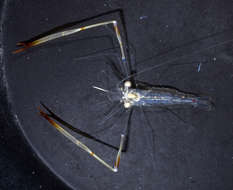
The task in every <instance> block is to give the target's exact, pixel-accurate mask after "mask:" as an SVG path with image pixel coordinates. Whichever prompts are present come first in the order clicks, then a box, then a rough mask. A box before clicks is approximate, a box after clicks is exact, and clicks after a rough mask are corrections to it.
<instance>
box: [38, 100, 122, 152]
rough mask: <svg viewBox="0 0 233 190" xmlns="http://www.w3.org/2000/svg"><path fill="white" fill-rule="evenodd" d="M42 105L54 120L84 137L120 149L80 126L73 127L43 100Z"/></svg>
mask: <svg viewBox="0 0 233 190" xmlns="http://www.w3.org/2000/svg"><path fill="white" fill-rule="evenodd" d="M41 105H42V106H43V107H44V108H45V109H46V110H47V112H48V113H49V114H47V115H48V116H49V117H50V118H53V119H54V120H56V121H58V122H59V123H61V124H62V125H63V126H66V127H67V128H69V129H70V130H72V131H74V132H75V133H78V134H79V135H81V136H83V137H86V138H88V139H92V140H93V141H95V142H98V143H100V144H103V145H105V146H108V147H110V148H113V149H115V150H118V147H115V146H113V145H111V144H108V143H106V142H104V141H102V140H100V139H98V138H96V137H94V136H92V135H90V134H88V133H86V132H84V131H82V130H80V129H78V128H75V127H73V126H72V125H71V124H69V123H67V122H66V121H64V120H63V119H61V118H60V117H59V116H57V115H56V114H55V113H53V112H52V111H51V110H50V109H49V108H48V107H47V106H46V105H45V104H43V103H42V102H41ZM95 134H96V133H95Z"/></svg>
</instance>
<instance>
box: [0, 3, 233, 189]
mask: <svg viewBox="0 0 233 190" xmlns="http://www.w3.org/2000/svg"><path fill="white" fill-rule="evenodd" d="M1 3H3V2H1ZM232 5H233V3H232V1H230V0H229V1H227V0H225V1H210V0H209V1H190V0H189V1H187V0H184V1H179V2H173V1H164V0H161V1H115V0H108V1H96V2H93V1H75V0H72V1H67V2H59V3H58V2H57V1H53V0H51V1H49V2H43V1H39V0H38V1H29V0H28V1H26V0H25V1H13V0H12V1H5V10H4V12H2V19H3V29H2V32H3V35H2V36H3V39H2V41H3V46H2V48H3V52H4V56H3V58H4V62H3V63H4V64H1V73H0V74H1V99H0V101H1V108H4V109H0V111H1V112H0V114H1V115H0V116H1V117H0V119H1V128H0V130H1V131H0V132H1V144H0V146H1V147H0V148H1V156H0V162H1V163H0V167H1V168H0V171H1V172H0V188H1V189H40V188H42V189H64V188H65V187H64V186H63V184H62V182H60V181H59V180H58V179H57V178H56V177H55V175H54V174H56V175H57V176H59V177H60V178H61V179H62V180H63V181H64V182H65V183H67V184H69V185H70V186H72V187H73V188H75V189H119V188H121V189H161V190H162V189H224V190H225V189H226V190H231V189H232V188H233V181H232V179H233V151H232V146H233V135H232V125H233V118H232V115H233V108H232V103H233V90H232V86H233V82H232V80H233V63H232V60H233V56H232V43H227V44H225V45H222V46H218V47H216V48H212V49H206V50H203V51H201V52H199V53H196V54H194V55H192V56H188V57H184V58H183V59H176V58H177V57H181V56H183V55H189V54H192V53H193V52H196V51H198V50H200V49H205V48H209V47H211V46H214V45H216V44H219V43H222V42H225V41H228V40H232V39H233V35H232V28H233V25H232V19H233V11H232ZM117 9H119V10H123V13H124V19H125V28H126V32H127V36H128V40H129V55H130V56H131V58H132V63H135V62H136V63H137V71H140V70H141V69H142V68H146V67H150V66H152V65H155V64H158V63H162V62H166V61H168V62H169V64H170V63H175V64H182V63H186V64H188V65H183V64H182V65H180V66H177V67H169V64H168V67H165V68H160V69H157V70H152V71H151V72H148V73H146V74H145V75H140V76H139V79H140V80H143V81H147V82H150V83H152V84H163V85H171V86H174V87H177V88H179V89H182V90H185V91H191V92H196V93H200V94H206V95H209V96H211V97H212V98H213V99H214V101H215V106H216V109H215V110H214V111H212V112H205V111H200V110H195V109H194V110H192V109H191V110H183V111H182V110H176V111H175V112H176V113H177V114H178V115H179V116H180V117H182V119H183V120H185V123H184V122H182V121H181V120H179V119H178V118H177V117H175V116H174V115H173V114H171V113H165V112H162V113H159V112H155V111H151V110H148V111H147V112H146V118H147V120H149V122H147V120H146V119H145V118H144V117H142V116H141V113H140V111H139V110H135V111H134V113H133V116H132V122H131V135H130V144H129V150H128V152H127V153H125V154H123V157H122V162H121V165H120V170H119V173H117V174H113V173H111V172H110V171H108V170H107V169H106V168H103V166H102V165H100V164H99V163H97V162H96V161H95V160H93V159H92V158H90V157H89V156H88V155H87V154H85V153H84V152H83V151H81V150H79V149H78V148H76V147H75V146H74V145H73V144H72V143H70V142H68V141H67V140H66V139H64V137H63V136H61V135H60V134H58V133H57V132H56V131H55V130H53V129H52V128H51V127H50V126H49V125H48V123H47V122H46V121H44V120H42V119H41V118H40V117H39V116H38V114H37V110H36V107H37V106H38V105H39V101H40V100H42V101H45V102H46V104H48V105H49V107H51V109H52V110H53V111H54V112H55V113H57V114H59V116H61V117H62V118H64V119H65V120H66V121H67V122H69V123H71V124H72V125H74V126H75V127H78V128H81V129H82V130H85V131H87V132H89V133H91V134H93V135H96V136H97V137H98V138H101V139H103V140H105V141H107V142H109V143H111V144H113V145H115V146H117V145H118V143H119V134H120V131H121V129H122V123H124V122H122V123H120V122H119V123H118V122H116V120H117V118H112V120H113V121H112V123H114V122H116V125H115V126H114V127H113V126H112V123H110V124H106V126H105V127H110V130H104V132H102V133H98V134H97V133H95V131H96V128H98V127H99V128H100V129H102V127H103V126H99V125H97V124H96V123H98V122H99V118H102V117H100V115H98V114H99V112H100V109H101V108H99V107H98V106H96V104H95V103H98V101H101V100H102V99H101V98H102V96H100V95H99V94H98V93H97V92H96V91H95V90H93V89H91V88H90V86H91V85H93V84H94V85H101V83H99V74H98V73H99V71H101V70H108V69H109V68H108V67H106V65H105V62H107V61H108V59H107V58H106V57H104V58H103V57H102V58H101V57H96V58H95V59H81V57H86V56H87V55H89V56H90V54H91V56H93V55H103V54H104V55H107V54H110V53H112V51H109V49H111V48H112V47H114V46H117V44H116V41H115V40H111V36H112V35H111V32H110V31H111V30H106V29H105V28H102V29H101V28H100V29H95V30H93V31H86V32H85V33H84V32H83V33H82V34H80V35H77V37H71V38H67V39H62V40H58V41H57V42H51V43H49V44H47V45H45V46H43V47H41V48H33V49H32V50H29V51H28V52H25V53H22V54H18V55H12V54H11V51H12V50H15V49H16V47H15V44H16V43H17V42H19V41H22V40H26V39H30V38H31V37H33V36H36V35H38V34H40V33H43V32H46V31H48V30H50V29H52V28H54V27H56V26H61V25H63V24H66V23H69V22H75V21H79V20H82V19H86V18H90V17H95V16H96V15H99V14H101V13H105V12H108V11H112V10H117ZM109 19H117V20H120V17H119V13H118V11H115V12H113V13H111V14H107V15H104V16H101V17H98V18H94V19H92V20H88V21H85V22H83V23H81V24H80V23H79V25H80V26H81V25H82V24H84V25H85V24H91V23H94V22H100V21H102V20H109ZM121 29H122V24H121ZM109 36H110V37H109ZM116 51H117V50H116ZM116 51H113V52H116ZM111 59H112V60H113V61H114V62H115V63H117V59H114V58H113V57H111ZM135 60H136V61H135ZM189 63H190V64H189ZM199 63H202V66H201V69H200V72H198V69H197V68H198V64H199ZM6 87H8V89H7V90H6ZM93 95H94V96H93ZM87 105H88V106H87ZM120 120H122V121H123V119H120ZM108 125H109V126H108ZM99 128H98V129H99ZM22 132H23V133H24V135H25V137H26V139H27V141H26V140H25V139H24V137H23V135H22ZM74 135H76V134H74ZM77 137H79V136H78V135H77ZM84 142H85V143H87V144H88V145H89V146H90V147H91V148H93V149H94V150H95V152H96V153H100V155H102V156H103V157H104V159H105V160H107V161H108V162H110V163H111V162H112V159H113V158H114V156H115V152H114V151H112V150H111V149H108V148H106V147H103V146H100V145H99V144H95V143H92V142H91V141H89V140H84ZM28 143H29V144H30V145H28ZM31 147H32V148H33V151H32V150H31ZM38 157H39V158H40V159H42V160H43V161H41V160H40V159H38ZM42 162H43V163H42ZM44 164H45V165H46V166H47V167H49V168H50V170H52V171H53V172H54V174H53V173H52V172H51V171H49V169H47V167H46V166H45V165H44Z"/></svg>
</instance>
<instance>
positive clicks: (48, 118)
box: [39, 109, 125, 172]
mask: <svg viewBox="0 0 233 190" xmlns="http://www.w3.org/2000/svg"><path fill="white" fill-rule="evenodd" d="M39 111H40V115H41V116H42V117H44V118H45V119H46V120H48V122H49V123H51V124H52V125H53V126H54V127H55V128H56V129H57V130H58V131H59V132H60V133H61V134H63V135H64V136H65V137H66V138H68V139H69V140H70V141H71V142H73V143H74V144H75V145H77V146H78V147H80V148H81V149H83V150H84V151H85V152H87V153H88V154H90V155H91V156H93V157H94V158H95V159H96V160H98V161H99V162H100V163H101V164H103V165H104V166H106V167H107V168H108V169H110V170H111V171H113V172H117V171H118V167H119V164H120V158H121V152H122V147H123V144H124V140H125V135H123V134H121V140H120V146H119V150H118V153H117V156H116V161H115V164H114V166H113V167H112V166H110V165H109V164H108V163H106V162H105V161H104V160H103V159H101V158H100V157H99V156H97V155H96V154H95V153H94V152H93V151H92V150H91V149H90V148H88V147H87V146H86V145H85V144H83V143H82V142H81V141H79V140H78V139H76V138H75V137H74V136H72V135H71V134H70V133H69V132H68V131H66V130H65V129H64V128H62V127H61V126H60V125H59V124H57V123H56V122H55V121H54V120H52V119H51V118H50V117H49V115H48V114H46V113H44V112H43V111H42V110H40V109H39Z"/></svg>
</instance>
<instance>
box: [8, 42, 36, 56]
mask: <svg viewBox="0 0 233 190" xmlns="http://www.w3.org/2000/svg"><path fill="white" fill-rule="evenodd" d="M16 45H17V46H19V47H21V48H19V49H17V50H15V51H13V52H12V53H13V54H16V53H20V52H23V51H25V50H26V49H28V48H30V47H32V46H33V45H34V44H33V43H32V42H18V43H17V44H16Z"/></svg>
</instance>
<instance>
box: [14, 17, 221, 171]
mask: <svg viewBox="0 0 233 190" xmlns="http://www.w3.org/2000/svg"><path fill="white" fill-rule="evenodd" d="M107 25H111V26H113V29H114V31H115V35H116V38H117V41H118V43H119V47H120V55H121V59H120V60H121V61H120V63H119V64H120V68H121V72H122V73H123V77H121V78H120V79H119V81H118V83H117V84H116V86H115V87H114V88H112V89H105V88H102V87H99V86H93V88H95V89H96V90H99V91H102V92H103V93H105V94H106V97H107V98H108V99H109V100H110V101H111V102H119V103H120V104H122V106H123V107H124V109H126V110H131V109H132V108H133V107H158V108H173V107H179V106H188V107H198V108H201V109H205V110H212V108H213V103H212V101H211V98H210V97H202V96H198V95H195V94H192V93H185V92H182V91H180V90H177V89H175V88H172V87H161V86H148V85H146V84H139V83H138V82H137V81H135V79H134V77H135V76H136V75H137V74H138V73H143V72H146V71H148V70H151V69H155V68H158V67H160V66H162V65H165V64H167V63H162V64H158V65H155V66H153V67H150V68H146V69H144V70H142V71H140V72H138V73H132V72H131V71H130V69H129V68H130V67H129V65H130V64H129V61H127V57H126V52H125V51H126V50H125V44H124V43H123V40H122V36H121V33H120V31H119V27H118V22H117V21H116V20H111V21H105V22H100V23H95V24H92V25H88V26H83V27H78V28H74V29H70V30H64V31H61V32H57V33H53V34H50V35H47V36H44V37H42V38H39V39H37V40H34V41H31V42H20V43H17V45H19V46H22V47H21V48H20V49H18V50H16V51H14V52H13V53H19V52H22V51H24V50H26V49H28V48H30V47H33V46H37V45H39V44H43V43H45V42H48V41H51V40H55V39H58V38H61V37H64V36H69V35H72V34H75V33H78V32H81V31H84V30H87V29H92V28H96V27H102V26H107ZM223 43H225V42H223ZM218 45H221V44H217V45H216V46H218ZM211 48H213V47H211ZM197 52H198V51H197ZM197 52H196V53H197ZM42 105H43V104H42ZM43 106H44V105H43ZM44 107H45V109H47V107H46V106H44ZM39 111H40V114H41V116H43V117H44V118H45V119H46V120H48V121H49V122H50V123H51V124H52V125H53V126H54V127H55V128H56V129H57V130H58V131H59V132H60V133H62V134H63V135H64V136H65V137H67V138H68V139H69V140H70V141H72V142H73V143H74V144H76V145H77V146H78V147H80V148H81V149H83V150H84V151H86V152H87V153H88V154H90V155H91V156H92V157H94V158H95V159H96V160H98V161H99V162H100V163H101V164H103V165H104V166H106V167H107V168H109V169H110V170H111V171H113V172H117V171H118V167H119V163H120V157H121V153H122V149H123V146H124V144H125V143H126V141H127V139H126V138H127V136H128V134H127V131H128V129H127V127H128V126H126V128H125V130H124V131H123V132H122V134H121V135H120V137H121V138H120V145H119V149H118V153H117V156H116V160H115V163H114V165H113V166H111V165H110V164H108V163H107V162H105V161H104V160H103V159H102V158H100V157H99V156H98V155H96V154H95V153H94V152H93V151H92V150H91V149H90V148H89V147H87V146H86V145H85V144H84V143H82V142H81V141H79V140H78V139H77V138H75V137H74V136H72V135H71V134H70V133H69V132H68V131H67V130H65V129H64V128H63V127H61V126H60V125H59V124H58V123H56V122H55V121H54V120H53V118H52V117H51V115H49V114H47V113H45V112H43V111H42V110H41V109H39ZM47 111H49V110H48V109H47ZM114 114H115V111H112V112H111V113H110V114H109V116H108V117H111V116H112V115H114ZM85 135H86V136H88V134H85ZM85 135H84V136H85Z"/></svg>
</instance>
